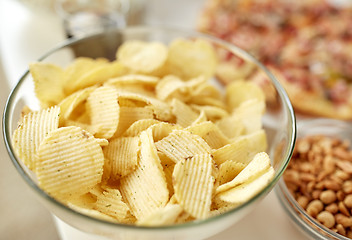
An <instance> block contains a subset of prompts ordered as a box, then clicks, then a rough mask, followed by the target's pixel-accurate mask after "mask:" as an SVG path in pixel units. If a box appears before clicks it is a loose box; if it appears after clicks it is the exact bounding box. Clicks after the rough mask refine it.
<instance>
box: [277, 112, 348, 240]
mask: <svg viewBox="0 0 352 240" xmlns="http://www.w3.org/2000/svg"><path fill="white" fill-rule="evenodd" d="M316 135H324V136H331V137H338V138H340V139H345V140H349V141H350V142H351V143H352V124H351V122H344V121H340V120H334V119H325V118H317V119H304V120H300V121H297V139H300V138H301V137H305V136H316ZM275 192H276V195H277V196H278V199H279V201H280V203H281V205H282V206H283V209H284V210H285V212H286V213H287V214H288V216H289V217H290V219H291V220H292V222H293V223H294V225H295V226H296V227H297V228H298V229H299V230H300V231H302V232H303V233H304V234H305V235H306V236H307V237H308V238H310V239H321V240H328V239H339V240H340V239H341V240H348V239H350V238H347V237H344V236H343V235H341V234H338V233H336V232H334V231H332V230H330V229H328V228H327V227H325V226H324V225H322V224H321V223H320V222H318V221H317V220H316V219H314V218H313V217H311V216H310V215H309V214H308V213H307V212H306V211H305V210H304V209H303V208H302V207H301V206H300V204H299V203H298V202H297V201H296V200H295V198H294V197H293V196H292V194H291V193H290V191H289V189H288V187H287V186H286V184H285V181H284V179H283V178H282V179H280V181H279V183H278V186H277V187H276V188H275Z"/></svg>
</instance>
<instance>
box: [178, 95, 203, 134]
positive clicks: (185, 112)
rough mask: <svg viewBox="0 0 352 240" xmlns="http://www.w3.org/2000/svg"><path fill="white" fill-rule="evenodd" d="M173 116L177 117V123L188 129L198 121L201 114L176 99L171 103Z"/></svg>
mask: <svg viewBox="0 0 352 240" xmlns="http://www.w3.org/2000/svg"><path fill="white" fill-rule="evenodd" d="M171 109H172V113H173V115H174V116H175V117H176V123H177V124H178V125H180V126H182V127H188V126H190V125H192V123H193V122H194V121H196V120H197V118H198V116H199V114H198V113H197V112H195V111H193V110H192V108H191V107H190V106H188V105H187V104H186V103H184V102H182V101H180V100H178V99H176V98H174V99H173V100H172V102H171Z"/></svg>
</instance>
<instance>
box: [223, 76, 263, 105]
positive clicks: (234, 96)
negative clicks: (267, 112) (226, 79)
mask: <svg viewBox="0 0 352 240" xmlns="http://www.w3.org/2000/svg"><path fill="white" fill-rule="evenodd" d="M225 98H226V103H227V106H228V108H229V110H230V111H232V110H233V109H235V108H237V107H238V106H240V104H241V103H243V102H245V101H247V100H250V99H257V100H258V101H263V102H265V95H264V93H263V90H262V89H261V88H260V87H259V86H258V85H257V84H255V83H252V82H248V81H234V82H232V83H230V84H229V85H228V86H227V87H226V94H225Z"/></svg>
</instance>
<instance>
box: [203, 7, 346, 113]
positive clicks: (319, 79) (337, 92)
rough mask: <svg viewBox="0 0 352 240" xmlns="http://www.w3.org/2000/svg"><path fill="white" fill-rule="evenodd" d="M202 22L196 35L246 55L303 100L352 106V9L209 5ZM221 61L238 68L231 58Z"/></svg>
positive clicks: (225, 57)
mask: <svg viewBox="0 0 352 240" xmlns="http://www.w3.org/2000/svg"><path fill="white" fill-rule="evenodd" d="M200 20H201V21H200V24H199V30H200V31H203V32H207V33H210V34H213V35H215V36H217V37H220V38H222V39H224V40H226V41H229V42H231V43H233V44H235V45H237V46H239V47H241V48H242V49H244V50H246V51H248V52H249V53H251V54H252V55H253V56H254V57H256V58H257V59H258V60H260V61H261V62H262V63H264V64H265V65H267V66H272V67H273V68H275V69H276V70H277V71H278V72H279V73H280V74H281V75H283V78H282V79H281V81H286V82H288V86H289V87H291V86H294V87H296V88H298V89H300V90H301V94H314V95H315V96H318V97H319V98H321V100H322V101H326V102H327V103H328V104H329V105H330V104H333V105H334V106H337V105H341V104H347V106H348V104H352V100H351V99H352V91H351V85H352V57H351V56H352V8H337V7H335V6H332V5H329V4H328V3H327V2H326V1H323V0H307V1H294V2H292V1H287V0H237V1H230V0H208V2H207V5H206V7H205V9H204V11H203V15H202V16H201V19H200ZM220 59H221V60H222V61H224V62H228V63H231V64H236V66H240V65H239V64H238V63H237V62H236V61H234V60H233V59H234V57H232V56H231V55H226V54H223V55H221V56H220ZM331 73H333V74H331ZM219 74H221V73H219ZM331 75H333V76H331ZM226 76H228V77H232V76H234V74H229V73H228V72H227V74H226ZM226 76H221V75H220V76H219V77H220V79H222V78H226ZM230 81H231V79H225V80H224V82H230ZM261 82H263V81H261ZM284 85H285V84H284ZM286 85H287V84H286ZM286 90H287V91H288V93H289V95H290V91H289V89H286ZM295 92H297V91H295ZM292 103H293V106H294V107H297V106H298V104H297V105H296V104H295V101H294V100H293V101H292ZM312 111H314V109H312ZM317 111H320V110H317ZM318 114H319V113H318ZM323 115H324V114H323ZM332 115H333V116H334V115H335V114H332ZM350 116H351V117H349V118H352V111H351V114H350Z"/></svg>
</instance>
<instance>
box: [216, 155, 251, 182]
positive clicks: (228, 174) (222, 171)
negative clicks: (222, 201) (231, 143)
mask: <svg viewBox="0 0 352 240" xmlns="http://www.w3.org/2000/svg"><path fill="white" fill-rule="evenodd" d="M245 167H246V165H245V164H244V163H241V162H236V161H233V160H227V161H226V162H224V163H222V164H220V166H219V177H218V178H217V180H218V182H219V185H223V184H225V183H227V182H229V181H231V180H232V179H234V178H235V177H236V176H237V175H238V174H239V173H240V172H241V171H242V170H243V169H244V168H245Z"/></svg>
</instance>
